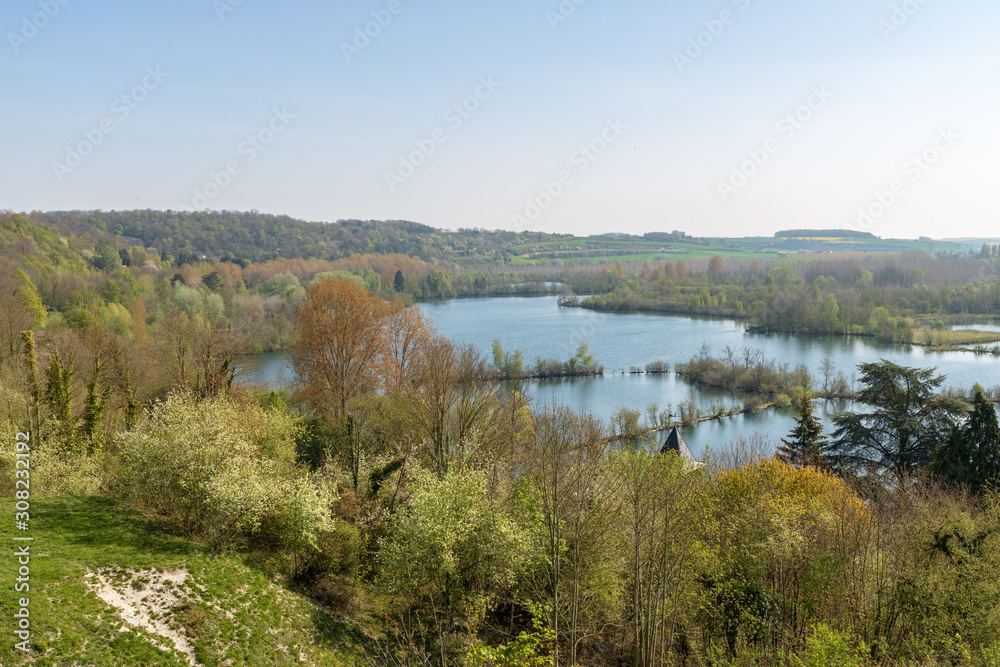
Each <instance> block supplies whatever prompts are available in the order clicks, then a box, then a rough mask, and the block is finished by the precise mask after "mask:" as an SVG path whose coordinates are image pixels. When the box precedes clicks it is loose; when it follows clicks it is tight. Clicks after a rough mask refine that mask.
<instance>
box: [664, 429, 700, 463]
mask: <svg viewBox="0 0 1000 667" xmlns="http://www.w3.org/2000/svg"><path fill="white" fill-rule="evenodd" d="M667 452H677V453H678V454H680V455H681V458H682V459H684V461H685V463H687V464H689V465H697V464H698V463H699V461H698V460H697V459H695V458H694V454H692V453H691V450H690V449H689V448H688V445H687V443H686V442H684V436H682V435H681V433H680V431H678V430H677V427H676V426H675V427H673V428H672V429H670V435H668V436H667V441H666V442H665V443H663V447H661V448H660V453H661V454H666V453H667Z"/></svg>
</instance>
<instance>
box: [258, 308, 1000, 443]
mask: <svg viewBox="0 0 1000 667" xmlns="http://www.w3.org/2000/svg"><path fill="white" fill-rule="evenodd" d="M421 308H422V310H423V311H424V312H425V313H426V314H427V315H428V316H429V317H430V318H431V319H432V320H433V321H434V325H435V327H436V328H437V330H438V332H439V333H441V334H443V335H445V336H447V337H448V338H450V339H451V340H453V341H455V342H458V343H471V344H473V345H475V346H476V347H478V348H480V349H481V350H482V351H483V353H484V354H485V355H486V356H487V357H488V358H489V356H490V350H491V346H492V343H493V340H494V339H499V340H500V342H501V344H502V345H503V346H504V348H505V349H507V350H514V349H520V350H522V351H523V353H524V358H525V363H526V364H530V365H533V364H534V363H535V360H536V358H537V357H542V358H545V359H558V360H565V359H568V358H570V357H572V356H573V355H574V354H575V353H576V349H577V345H578V344H579V341H580V340H581V339H582V340H585V341H586V342H587V344H588V346H589V348H590V353H591V354H593V355H594V357H595V358H596V360H597V362H598V363H600V364H603V365H604V368H605V375H604V377H594V378H573V379H556V380H543V381H537V382H533V383H532V384H531V390H530V393H531V395H532V397H533V399H534V402H535V404H536V405H539V406H540V405H543V404H545V403H559V404H563V405H566V406H568V407H571V408H574V409H578V410H583V411H589V412H591V413H593V414H594V415H595V416H598V417H601V418H603V419H610V418H611V416H612V415H613V414H614V413H615V412H617V411H618V409H619V408H622V407H628V408H632V409H638V410H645V409H646V407H647V406H649V405H650V404H654V403H655V404H656V405H658V406H659V409H660V410H661V411H662V410H664V409H667V408H668V407H669V408H670V409H671V411H672V412H673V413H674V414H675V415H676V414H677V406H678V404H679V403H681V402H683V401H685V400H687V399H688V398H689V397H691V398H693V399H694V401H695V402H696V403H697V404H698V406H699V407H701V408H702V409H703V410H708V409H709V407H710V406H711V405H712V404H713V402H714V403H719V402H721V403H725V404H726V405H727V406H730V407H732V406H734V405H735V404H736V403H737V402H738V401H737V399H736V398H735V397H733V396H730V395H727V394H725V393H724V392H719V391H715V390H701V389H698V388H697V387H693V386H691V385H690V384H688V383H686V382H685V381H684V380H682V379H681V378H678V377H677V376H676V375H674V373H673V372H671V373H668V374H666V375H645V374H643V375H631V374H629V372H628V371H629V369H630V368H631V367H632V366H637V367H640V368H644V367H645V365H646V364H647V363H649V362H651V361H657V360H662V361H666V362H668V363H669V364H670V368H671V371H673V368H674V367H675V365H676V364H677V363H681V362H686V361H688V360H689V359H691V358H692V357H693V356H695V355H697V354H698V352H699V350H700V349H701V347H702V345H706V346H707V347H708V349H709V350H710V352H711V353H712V354H714V355H719V354H721V353H722V352H723V351H724V350H725V349H726V347H727V346H728V347H731V348H733V349H735V350H740V349H742V348H754V349H759V350H761V351H763V353H764V355H765V357H767V358H769V359H775V360H777V361H778V363H787V364H789V365H791V366H794V365H796V364H800V363H802V364H805V365H806V367H807V368H808V369H809V372H810V373H811V374H812V376H813V378H814V382H815V381H816V379H817V378H819V377H820V365H821V363H822V361H823V359H824V357H826V356H829V357H830V358H831V360H832V361H833V363H834V365H835V366H836V368H837V369H839V370H841V371H843V373H844V374H845V376H846V377H847V379H848V382H851V381H852V379H853V378H855V377H856V375H857V365H858V364H860V363H864V362H873V361H878V360H879V359H887V360H889V361H892V362H895V363H897V364H901V365H904V366H920V367H932V366H933V367H936V368H937V369H938V372H939V373H941V374H944V375H946V376H947V380H946V381H945V386H946V387H947V386H952V387H961V388H969V387H971V386H972V385H973V384H975V383H979V384H981V385H983V386H985V387H988V388H992V387H994V386H996V385H998V384H1000V372H998V371H1000V360H998V359H997V358H996V357H991V356H976V355H974V354H971V353H968V352H927V351H926V350H925V349H924V348H922V347H917V346H910V345H885V344H881V343H877V342H875V341H873V340H871V339H867V338H847V337H838V336H796V335H787V334H749V333H746V332H745V331H744V330H743V324H741V323H740V322H736V321H733V320H723V319H708V318H697V317H687V316H665V315H646V314H606V313H595V312H592V311H589V310H583V309H579V308H560V307H559V305H558V299H557V297H530V298H492V299H460V300H455V301H447V302H442V303H432V304H423V305H421ZM289 376H290V370H289V368H288V365H287V363H286V361H285V359H284V357H283V355H282V354H281V353H276V354H271V355H261V358H260V359H259V370H258V371H256V372H254V373H252V374H251V377H249V378H248V379H249V380H251V381H255V382H260V383H263V384H284V383H286V382H287V381H288V378H289ZM844 407H845V406H843V405H841V404H837V405H834V404H829V405H827V404H824V403H823V402H817V404H816V415H817V416H818V417H821V418H824V417H826V416H827V413H828V412H834V411H836V410H840V409H844ZM793 417H794V411H793V410H791V409H785V410H770V411H766V412H758V413H754V414H750V415H741V416H738V417H733V418H729V419H725V420H721V421H713V422H705V423H702V424H697V425H695V426H692V427H689V428H687V429H686V430H685V432H684V437H685V439H686V440H687V441H688V444H689V445H690V447H691V450H692V451H693V453H694V454H695V456H699V457H700V456H702V454H703V453H704V450H705V448H706V447H712V448H714V449H718V448H721V447H725V446H726V445H728V444H729V443H730V442H732V441H733V440H735V439H736V438H737V437H739V436H741V435H743V436H750V435H751V434H754V433H759V434H761V435H763V436H765V437H767V438H768V439H770V440H771V442H772V444H774V443H776V442H777V440H778V438H781V437H785V436H787V434H788V432H789V431H790V430H791V429H792V427H793V426H794V421H793ZM828 426H829V424H828V423H827V422H826V420H824V427H825V428H827V430H829V429H828Z"/></svg>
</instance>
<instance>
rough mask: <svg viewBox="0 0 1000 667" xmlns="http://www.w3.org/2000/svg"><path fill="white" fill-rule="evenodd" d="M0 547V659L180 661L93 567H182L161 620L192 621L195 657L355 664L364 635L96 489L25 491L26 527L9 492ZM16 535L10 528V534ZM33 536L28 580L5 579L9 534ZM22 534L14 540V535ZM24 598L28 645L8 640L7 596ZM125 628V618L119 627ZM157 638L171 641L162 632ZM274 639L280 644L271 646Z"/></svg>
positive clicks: (10, 564)
mask: <svg viewBox="0 0 1000 667" xmlns="http://www.w3.org/2000/svg"><path fill="white" fill-rule="evenodd" d="M0 506H2V507H3V509H4V512H5V514H4V516H5V517H6V518H5V519H4V520H3V521H0V540H2V542H3V545H4V546H3V552H4V554H5V556H4V557H3V558H2V559H0V568H2V570H3V576H2V580H3V582H4V586H3V589H4V590H3V592H2V594H0V615H2V618H3V620H2V622H0V623H2V626H3V628H4V632H3V633H2V636H3V640H2V642H0V665H5V666H12V665H21V664H25V665H52V666H56V665H99V666H101V667H105V666H113V665H187V664H189V663H188V662H187V659H186V657H185V656H184V655H183V654H181V653H180V652H178V651H165V650H162V649H159V648H157V647H156V646H154V645H153V643H152V642H151V641H150V639H154V638H153V637H151V636H150V635H147V634H146V633H145V631H142V630H139V629H136V628H132V627H131V626H127V625H126V624H125V623H124V622H123V621H122V619H121V617H120V616H119V614H118V611H117V610H115V609H114V608H113V607H111V606H109V605H107V604H106V603H104V602H103V601H102V600H100V599H99V598H98V597H97V596H96V595H95V594H94V593H93V592H91V591H90V590H89V589H88V588H87V586H86V585H85V583H84V578H85V574H86V572H87V570H91V571H94V570H97V569H98V568H119V569H121V568H135V569H153V568H159V569H161V570H163V569H173V568H186V569H187V570H188V572H189V577H188V580H187V584H189V593H192V594H193V595H194V596H195V598H193V599H192V600H191V601H190V602H189V604H187V605H185V606H182V607H178V608H177V609H175V610H174V611H172V612H169V613H170V614H171V615H172V616H173V618H172V619H167V620H168V622H170V621H173V622H174V623H177V624H179V625H180V626H183V627H185V628H188V629H189V632H188V638H189V641H190V642H191V644H192V645H193V647H194V650H195V654H196V656H197V658H198V661H199V662H200V663H201V664H202V665H223V664H233V665H292V664H307V665H355V664H363V663H361V661H360V654H361V647H362V645H363V643H364V634H363V633H362V631H361V629H360V627H359V626H358V625H357V624H356V623H352V622H349V621H346V620H343V619H340V618H338V617H336V616H334V615H332V614H329V613H327V612H326V611H323V610H321V609H320V608H318V607H317V606H316V605H314V604H312V603H311V602H309V601H308V600H306V599H305V598H304V597H302V596H300V595H298V594H297V593H294V592H290V591H289V590H287V589H285V588H284V587H283V586H282V585H280V584H279V583H276V582H275V581H274V580H272V578H271V577H269V576H268V575H267V574H266V573H264V572H262V571H260V570H258V569H254V568H252V567H249V566H248V565H247V564H246V563H245V562H244V560H243V559H242V558H241V557H239V556H238V555H233V554H227V555H217V554H213V553H211V552H209V551H208V550H206V549H205V548H204V547H202V546H201V545H198V544H195V543H193V542H190V541H187V540H184V539H182V538H180V537H177V536H175V535H172V534H170V533H169V532H168V531H166V530H165V529H164V528H163V526H162V525H160V524H159V523H158V522H157V521H156V520H154V519H151V518H149V517H146V516H143V515H142V514H140V513H138V512H136V511H134V510H131V509H129V508H127V507H124V506H122V505H120V504H118V503H116V502H114V501H112V500H109V499H107V498H100V497H87V498H80V497H65V498H32V499H31V530H30V532H29V533H20V532H18V531H16V530H14V528H13V525H12V524H13V519H14V501H13V499H10V498H5V499H3V502H2V503H0ZM15 533H17V535H15ZM25 534H28V535H30V536H32V537H34V541H33V542H31V543H30V544H31V554H32V556H31V563H30V567H31V581H30V585H31V590H30V592H29V593H15V592H14V591H13V587H12V585H9V583H8V582H10V581H11V580H12V578H13V576H14V575H15V573H16V570H17V567H18V564H17V562H16V560H15V558H14V557H13V556H12V554H13V551H14V548H13V547H12V546H11V545H13V544H15V542H14V541H13V538H14V537H15V536H18V535H25ZM17 544H22V543H17ZM21 596H28V597H29V598H30V601H31V602H30V614H31V616H30V619H31V629H32V637H31V646H32V653H30V654H28V655H27V656H26V655H25V654H23V653H22V652H21V651H19V650H16V649H15V648H14V646H13V644H14V643H15V640H14V638H13V634H12V621H13V614H14V612H15V610H16V608H15V600H17V598H18V597H21ZM123 626H124V627H127V628H129V630H128V631H127V632H122V631H121V629H122V628H123ZM155 640H156V641H157V642H158V643H160V644H163V645H168V646H169V645H170V642H169V641H168V640H166V639H164V638H160V637H156V638H155ZM279 644H280V647H279Z"/></svg>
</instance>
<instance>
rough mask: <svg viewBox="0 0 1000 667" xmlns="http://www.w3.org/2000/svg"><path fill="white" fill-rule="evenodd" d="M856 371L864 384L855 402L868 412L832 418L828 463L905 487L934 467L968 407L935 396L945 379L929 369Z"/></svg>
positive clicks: (883, 364) (879, 366) (880, 365)
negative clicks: (880, 475) (922, 471)
mask: <svg viewBox="0 0 1000 667" xmlns="http://www.w3.org/2000/svg"><path fill="white" fill-rule="evenodd" d="M858 368H859V369H860V370H861V382H862V383H863V384H864V388H863V389H862V390H861V391H860V392H859V394H858V400H859V402H860V403H862V404H863V405H866V406H868V407H869V408H870V409H869V410H867V411H865V412H843V413H840V414H837V415H834V417H833V423H834V424H835V425H836V427H837V428H836V430H835V431H834V433H833V440H832V442H831V443H830V447H829V448H827V459H828V461H829V462H830V463H831V464H832V465H833V466H834V467H835V468H836V469H837V470H839V471H840V472H841V473H843V474H861V473H866V472H868V473H889V474H891V475H893V476H894V477H895V478H896V482H897V483H899V484H903V483H906V482H909V481H910V480H911V479H912V478H913V474H914V473H915V472H916V471H917V469H918V468H920V467H921V466H924V465H927V464H930V463H933V462H934V456H935V452H936V451H937V449H938V448H939V447H941V445H942V444H944V443H945V442H947V441H948V439H949V436H950V434H951V430H952V427H953V426H954V425H955V423H956V422H955V420H956V419H957V418H958V417H960V416H961V415H962V414H963V413H964V412H965V410H966V406H965V405H964V404H963V403H962V401H960V400H959V399H956V398H951V397H950V396H943V395H941V394H938V393H936V392H937V390H938V389H939V388H940V386H941V384H942V383H943V382H944V376H943V375H935V369H933V368H908V367H905V366H900V365H898V364H894V363H892V362H891V361H886V360H885V359H883V360H881V361H879V362H877V363H868V364H860V365H859V366H858Z"/></svg>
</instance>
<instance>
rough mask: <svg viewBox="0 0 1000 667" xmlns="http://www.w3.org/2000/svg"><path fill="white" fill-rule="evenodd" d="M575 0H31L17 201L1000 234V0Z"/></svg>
mask: <svg viewBox="0 0 1000 667" xmlns="http://www.w3.org/2000/svg"><path fill="white" fill-rule="evenodd" d="M576 2H580V4H576ZM576 2H574V0H564V2H563V3H562V7H563V9H562V11H561V10H560V2H559V0H534V1H531V0H505V2H502V3H486V2H457V1H455V0H377V1H369V0H365V1H362V2H351V3H348V2H333V3H326V2H322V3H321V2H305V1H303V0H289V1H285V2H275V1H273V0H272V1H270V2H269V1H266V0H242V2H240V1H239V0H214V1H213V0H170V1H169V2H167V1H166V0H161V1H159V2H125V1H124V0H107V1H105V0H62V1H60V0H6V1H5V2H4V3H3V4H2V7H0V28H2V32H3V43H2V44H0V68H2V69H0V72H2V74H0V77H2V78H0V82H2V90H3V95H2V96H0V118H2V120H3V122H2V123H0V149H2V156H3V159H2V162H0V208H11V209H14V210H32V209H43V210H50V209H90V208H101V209H105V210H107V209H123V208H158V209H166V208H170V209H174V210H178V209H194V208H213V209H239V210H246V209H257V210H260V211H264V212H271V213H286V214H289V215H293V216H296V217H301V218H305V219H309V220H327V221H333V220H337V219H341V218H361V219H408V220H415V221H419V222H423V223H427V224H430V225H433V226H436V227H443V228H452V229H453V228H458V227H484V228H490V229H492V228H508V229H516V228H528V229H539V230H544V231H553V232H555V231H559V232H575V233H580V234H590V233H600V232H607V231H626V232H644V231H651V230H667V231H669V230H673V229H682V230H685V231H687V232H689V233H692V234H697V235H714V236H720V235H728V236H745V235H752V234H771V233H773V232H774V231H776V230H778V229H781V228H788V227H812V228H819V227H838V228H858V229H864V230H866V231H871V232H873V233H875V234H877V235H879V236H885V237H888V236H896V237H916V236H918V235H927V236H933V237H938V238H942V237H957V236H997V235H1000V232H998V224H997V223H998V222H1000V187H998V186H997V183H996V181H997V177H998V175H1000V168H998V155H1000V92H998V90H1000V39H998V38H997V29H998V26H1000V4H998V3H997V2H996V0H949V1H948V2H945V1H944V0H923V2H921V1H920V0H907V2H900V0H838V1H837V2H833V1H832V0H830V1H827V2H802V1H801V0H713V1H711V2H693V1H690V0H677V1H673V2H663V1H662V0H658V1H655V2H654V1H646V0H619V1H617V2H609V1H608V0H582V1H581V0H576ZM894 6H895V7H896V8H897V10H895V11H896V14H895V16H894ZM393 10H395V13H393ZM570 10H572V11H570ZM904 10H905V11H904ZM906 11H909V14H907V13H906ZM46 12H47V13H46ZM373 12H374V14H373ZM379 18H380V19H381V21H382V23H384V24H385V25H384V26H383V25H379V24H378V23H373V22H374V21H376V19H379ZM39 26H40V27H39ZM366 27H367V28H368V31H369V32H370V33H372V34H374V35H375V36H374V37H370V38H368V41H367V43H366V41H365V40H364V39H356V37H357V34H358V33H357V31H358V30H360V31H362V32H363V31H364V30H365V28H366ZM713 33H714V34H713ZM689 40H693V41H689ZM699 40H700V41H701V43H702V45H703V46H701V47H698V48H690V49H689V46H690V45H691V44H692V43H696V42H698V41H699ZM345 44H346V45H348V46H349V48H346V47H345ZM699 49H700V51H699ZM679 55H680V56H683V58H680V59H679ZM151 72H152V73H151ZM154 74H155V75H154ZM481 81H485V82H487V83H488V84H489V85H485V84H483V83H481ZM477 93H478V95H479V98H481V99H476V98H475V95H476V94H477ZM123 96H125V99H124V100H123V99H122V97H123ZM470 96H472V97H470ZM466 100H467V101H466ZM456 104H458V105H463V104H465V105H466V108H461V106H460V110H459V111H456V110H455V109H454V107H455V105H456ZM809 104H811V105H812V107H813V108H809ZM804 105H805V106H804ZM796 113H798V114H799V119H798V120H794V114H796ZM789 114H792V115H793V116H792V119H793V121H794V122H792V121H789V120H788V119H787V117H788V115H789ZM108 130H110V131H108ZM602 135H603V136H602ZM249 137H253V140H250V139H249ZM421 146H422V147H421ZM584 146H591V147H592V148H591V149H588V151H587V152H583V151H581V150H580V149H581V147H584ZM432 148H433V150H431V149H432ZM83 153H86V155H83ZM598 153H600V154H598ZM915 155H916V156H920V155H924V157H923V158H921V161H920V162H916V161H913V156H915ZM754 156H756V162H757V163H761V164H759V165H758V164H756V163H754V162H753V159H754ZM401 158H402V159H404V160H405V162H406V164H403V165H401V164H400V160H401ZM765 158H766V159H765ZM748 160H749V161H750V162H748ZM924 160H926V162H925V161H924ZM413 163H419V166H415V167H414V168H413V169H412V174H411V169H410V167H411V166H413ZM227 168H229V169H230V171H231V173H225V172H226V170H227ZM734 170H735V174H734ZM213 174H214V176H215V178H214V180H215V182H213ZM560 175H562V177H563V183H559V182H558V181H559V177H560ZM546 183H547V184H548V186H547V188H546V186H545V185H544V184H546ZM218 184H221V187H220V186H219V185H218ZM894 189H895V192H893V190H894ZM880 200H881V201H880ZM862 212H865V213H866V215H862Z"/></svg>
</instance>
